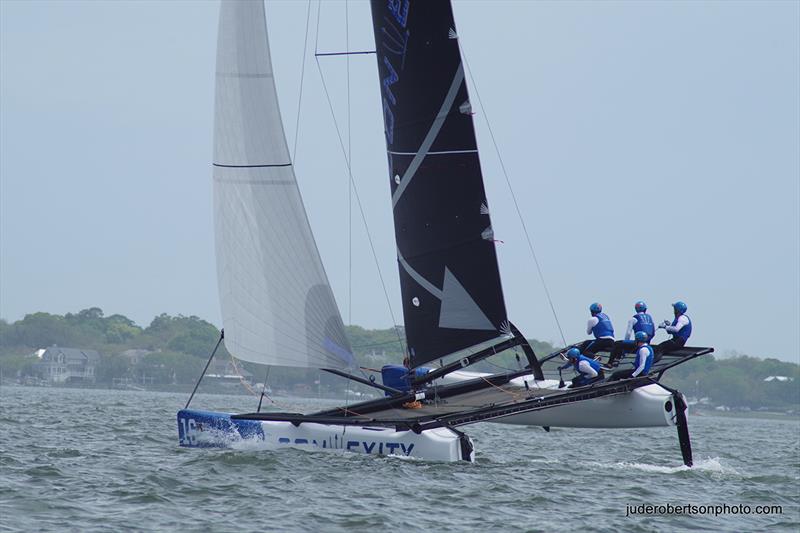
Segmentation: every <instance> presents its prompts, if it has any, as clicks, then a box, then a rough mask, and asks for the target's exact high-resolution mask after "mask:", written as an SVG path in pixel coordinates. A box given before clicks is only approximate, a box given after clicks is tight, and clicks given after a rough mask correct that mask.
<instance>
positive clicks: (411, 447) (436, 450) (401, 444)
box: [178, 410, 475, 462]
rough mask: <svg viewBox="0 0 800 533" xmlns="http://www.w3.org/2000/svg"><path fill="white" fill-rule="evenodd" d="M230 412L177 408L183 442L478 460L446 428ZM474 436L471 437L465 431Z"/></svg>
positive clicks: (203, 445) (199, 445)
mask: <svg viewBox="0 0 800 533" xmlns="http://www.w3.org/2000/svg"><path fill="white" fill-rule="evenodd" d="M230 416H231V415H229V414H225V413H213V412H208V411H193V410H183V411H180V412H179V413H178V438H179V442H180V445H181V446H183V447H188V448H242V447H247V446H248V445H249V444H254V445H257V446H263V447H264V448H267V449H274V448H286V447H294V448H303V449H308V450H311V451H316V450H341V451H346V452H354V453H361V454H366V455H395V456H400V457H413V458H416V459H424V460H427V461H445V462H451V461H461V460H465V461H474V459H475V457H474V452H472V451H471V450H472V445H471V441H470V445H469V446H468V448H469V450H470V451H469V456H468V457H463V456H462V454H463V453H464V451H463V447H462V442H461V436H460V435H459V434H457V433H455V432H454V431H452V430H450V429H447V428H436V429H429V430H426V431H423V432H421V433H419V434H417V433H414V432H413V431H396V430H395V429H394V428H386V427H361V426H350V425H329V424H317V423H312V422H304V423H302V424H300V425H299V426H295V425H294V424H292V423H291V422H273V421H260V420H231V418H230ZM464 438H466V439H469V437H466V436H464Z"/></svg>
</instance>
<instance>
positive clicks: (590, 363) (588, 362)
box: [558, 348, 604, 388]
mask: <svg viewBox="0 0 800 533" xmlns="http://www.w3.org/2000/svg"><path fill="white" fill-rule="evenodd" d="M569 367H573V368H574V369H575V372H577V373H578V375H577V376H575V377H574V378H573V379H572V385H570V386H569V387H568V388H573V387H582V386H584V385H588V384H589V383H594V382H595V381H599V380H601V379H603V377H604V375H603V367H601V366H600V363H599V362H598V361H595V360H594V359H589V358H588V357H586V356H584V355H583V354H581V351H580V350H579V349H577V348H570V349H569V351H568V352H567V362H566V363H565V364H563V365H561V366H560V367H559V368H558V369H559V370H564V369H566V368H569Z"/></svg>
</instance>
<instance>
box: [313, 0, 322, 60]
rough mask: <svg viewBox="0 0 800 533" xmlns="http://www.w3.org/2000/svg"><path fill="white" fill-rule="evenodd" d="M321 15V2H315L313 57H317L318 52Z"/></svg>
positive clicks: (319, 0) (318, 0)
mask: <svg viewBox="0 0 800 533" xmlns="http://www.w3.org/2000/svg"><path fill="white" fill-rule="evenodd" d="M320 13H322V0H317V33H316V37H315V38H314V57H315V58H316V57H317V53H318V52H319V15H320Z"/></svg>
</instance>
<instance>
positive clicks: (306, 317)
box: [212, 0, 354, 368]
mask: <svg viewBox="0 0 800 533" xmlns="http://www.w3.org/2000/svg"><path fill="white" fill-rule="evenodd" d="M214 118H215V121H214V122H215V124H214V157H213V163H212V168H213V187H214V220H215V234H216V255H217V277H218V283H219V295H220V305H221V308H222V321H223V327H224V328H225V345H226V347H227V349H228V350H229V351H230V352H231V353H232V354H233V355H234V356H236V357H237V358H239V359H243V360H246V361H251V362H254V363H261V364H269V365H282V366H297V367H310V368H346V367H348V366H352V364H353V363H354V360H353V356H352V350H351V348H350V345H349V343H348V341H347V338H346V336H345V332H344V324H343V322H342V319H341V315H340V313H339V309H338V307H337V305H336V301H335V299H334V296H333V291H332V290H331V287H330V284H329V283H328V279H327V276H326V274H325V270H324V267H323V265H322V260H321V258H320V256H319V252H318V250H317V247H316V244H315V242H314V237H313V234H312V232H311V227H310V225H309V223H308V218H307V216H306V212H305V208H304V206H303V201H302V198H301V196H300V190H299V188H298V186H297V181H296V179H295V175H294V168H293V166H292V164H291V158H290V156H289V149H288V145H287V143H286V137H285V134H284V130H283V123H282V121H281V116H280V108H279V106H278V97H277V92H276V90H275V82H274V79H273V72H272V63H271V59H270V50H269V41H268V35H267V28H266V20H265V13H264V4H263V2H260V1H255V2H253V1H246V0H231V1H225V2H222V5H221V8H220V24H219V39H218V46H217V76H216V99H215V115H214Z"/></svg>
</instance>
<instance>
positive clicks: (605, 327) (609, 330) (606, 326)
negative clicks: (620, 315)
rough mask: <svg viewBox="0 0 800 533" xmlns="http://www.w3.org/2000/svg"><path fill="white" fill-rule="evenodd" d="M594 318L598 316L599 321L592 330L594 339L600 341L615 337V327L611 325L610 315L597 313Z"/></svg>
mask: <svg viewBox="0 0 800 533" xmlns="http://www.w3.org/2000/svg"><path fill="white" fill-rule="evenodd" d="M594 316H596V317H597V319H598V320H599V322H598V323H597V325H595V327H593V328H592V333H594V338H595V339H599V338H600V337H614V326H612V325H611V319H610V318H608V315H607V314H605V313H597V314H596V315H594Z"/></svg>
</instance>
